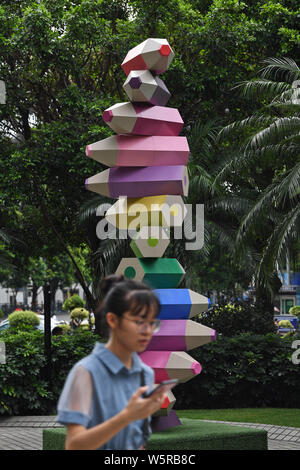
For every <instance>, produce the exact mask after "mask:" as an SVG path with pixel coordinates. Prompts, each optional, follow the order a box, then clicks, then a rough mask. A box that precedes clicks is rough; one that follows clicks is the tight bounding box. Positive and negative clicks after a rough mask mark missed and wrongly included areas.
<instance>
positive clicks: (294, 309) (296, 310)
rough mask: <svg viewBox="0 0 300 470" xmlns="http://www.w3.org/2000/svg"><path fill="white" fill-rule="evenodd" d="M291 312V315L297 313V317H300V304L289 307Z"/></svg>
mask: <svg viewBox="0 0 300 470" xmlns="http://www.w3.org/2000/svg"><path fill="white" fill-rule="evenodd" d="M289 313H290V314H291V315H295V316H296V317H300V305H294V307H291V308H290V309H289Z"/></svg>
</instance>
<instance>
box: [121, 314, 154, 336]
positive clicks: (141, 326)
mask: <svg viewBox="0 0 300 470" xmlns="http://www.w3.org/2000/svg"><path fill="white" fill-rule="evenodd" d="M123 318H124V319H125V320H128V321H131V322H133V323H135V324H136V328H137V330H138V332H139V333H143V332H144V331H147V329H148V327H149V328H150V330H151V331H152V333H156V332H157V331H158V330H159V329H160V324H161V322H160V320H157V319H155V320H153V321H145V320H131V318H127V317H123Z"/></svg>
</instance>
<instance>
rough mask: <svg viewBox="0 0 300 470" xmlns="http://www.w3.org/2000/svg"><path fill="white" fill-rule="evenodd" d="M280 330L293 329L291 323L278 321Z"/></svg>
mask: <svg viewBox="0 0 300 470" xmlns="http://www.w3.org/2000/svg"><path fill="white" fill-rule="evenodd" d="M278 326H279V327H280V328H294V327H293V325H292V323H291V322H290V321H289V320H280V322H279V323H278Z"/></svg>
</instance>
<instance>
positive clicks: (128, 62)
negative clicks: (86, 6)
mask: <svg viewBox="0 0 300 470" xmlns="http://www.w3.org/2000/svg"><path fill="white" fill-rule="evenodd" d="M173 57H174V52H173V51H172V49H171V47H170V45H169V43H168V41H167V40H166V39H156V38H150V39H147V40H146V41H144V42H143V43H141V44H139V45H138V46H136V47H134V48H133V49H131V50H130V51H129V52H128V54H127V55H126V57H125V59H124V61H123V63H122V68H123V70H124V72H125V74H126V75H127V79H126V81H125V83H124V85H123V87H124V90H125V91H126V93H127V95H128V97H129V100H130V102H125V103H117V104H115V105H113V106H111V107H110V108H108V109H106V110H105V111H104V113H103V120H104V121H105V122H106V123H107V124H108V125H109V126H110V127H111V129H113V131H114V132H116V133H117V134H118V135H113V136H111V137H108V138H106V139H103V140H101V141H100V142H94V143H92V144H90V145H88V146H87V147H86V155H87V156H88V157H90V158H92V159H94V160H96V161H98V162H100V163H103V164H105V165H106V166H108V167H109V169H108V170H105V171H102V172H101V173H98V174H96V175H94V176H92V177H90V178H88V179H87V180H86V188H87V189H89V190H90V191H94V192H96V193H99V194H103V195H106V196H108V197H111V198H116V199H117V201H116V203H115V204H114V205H113V206H111V207H110V209H109V210H108V211H107V212H106V215H105V217H106V219H107V221H108V222H110V223H111V224H112V225H114V226H115V227H118V228H119V229H128V231H130V230H134V231H135V233H134V235H133V236H132V241H131V244H130V246H131V248H132V251H133V253H134V254H135V256H136V257H135V258H134V257H133V258H123V259H122V260H121V262H120V264H119V266H118V268H117V270H116V273H118V274H124V276H125V277H126V278H129V279H137V280H140V281H143V282H145V283H147V284H149V285H150V286H151V287H152V288H153V289H155V293H156V295H157V296H158V298H159V300H160V303H161V310H160V314H159V318H160V319H161V327H160V329H159V331H158V332H156V333H155V334H153V336H152V340H151V342H150V343H149V345H148V348H147V350H146V351H144V352H143V353H142V354H141V359H142V360H143V361H144V362H145V363H146V364H148V365H149V366H150V367H152V368H153V370H154V373H155V382H156V383H157V384H158V383H160V382H161V381H163V380H166V379H170V378H177V379H179V382H180V383H183V382H186V381H188V380H190V379H192V378H193V377H195V376H196V375H198V374H200V372H201V369H202V367H201V365H200V364H199V362H197V361H195V360H194V359H193V358H192V357H191V356H190V355H189V354H188V352H187V351H189V350H191V349H194V348H196V347H198V346H201V345H203V344H206V343H209V342H210V341H213V340H214V339H215V336H216V333H215V331H214V330H213V329H211V328H208V327H207V326H203V325H201V324H199V323H197V322H195V321H193V320H192V318H193V317H195V316H196V315H198V314H199V313H201V312H204V311H206V310H207V309H208V308H209V306H210V302H209V299H207V298H206V297H204V296H203V295H201V294H198V293H197V292H194V291H192V290H190V289H185V288H178V286H179V285H180V283H181V281H182V279H183V278H184V275H185V271H184V268H183V267H182V266H181V265H180V263H179V262H178V261H177V260H176V259H174V258H166V257H163V255H164V253H165V250H166V249H167V247H168V245H169V243H170V238H169V237H170V233H169V228H170V227H181V225H182V223H183V221H184V218H185V216H186V213H187V210H186V208H185V205H184V202H183V199H182V196H186V195H187V194H188V172H187V161H188V156H189V146H188V143H187V139H186V138H185V137H182V136H179V133H180V132H181V130H182V126H183V121H182V118H181V116H180V114H179V112H178V110H177V109H174V108H167V107H165V105H166V103H167V101H168V100H169V98H170V92H169V90H168V89H167V87H166V86H165V84H164V83H163V81H162V80H161V79H160V78H159V77H158V75H159V74H161V73H163V72H165V71H166V70H167V68H168V67H169V65H170V63H171V61H172V59H173ZM130 233H131V232H130ZM175 390H176V388H175ZM174 403H175V397H174V395H173V392H169V393H168V395H167V397H166V400H165V402H164V404H163V405H162V407H161V410H160V411H159V412H157V413H156V414H155V417H153V420H152V423H153V429H154V430H155V431H159V430H164V429H167V428H169V427H172V426H176V425H179V424H181V423H180V421H179V419H178V417H177V415H176V413H175V412H174V411H173V410H172V408H173V405H174Z"/></svg>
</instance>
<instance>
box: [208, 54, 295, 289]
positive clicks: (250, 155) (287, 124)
mask: <svg viewBox="0 0 300 470" xmlns="http://www.w3.org/2000/svg"><path fill="white" fill-rule="evenodd" d="M299 79H300V69H299V67H298V65H297V64H296V62H295V61H294V60H292V59H289V58H282V59H276V58H270V59H267V60H265V61H264V67H263V69H262V70H261V78H259V79H256V80H252V81H247V82H243V83H240V84H239V85H238V88H239V89H241V90H242V92H243V94H244V96H245V98H246V99H252V100H253V99H255V100H256V101H258V103H260V109H259V111H258V112H256V113H254V114H253V115H251V116H249V117H247V118H246V119H243V120H241V121H237V122H234V123H232V124H230V125H228V126H226V127H225V128H223V129H222V131H221V132H220V134H219V141H223V142H224V141H225V140H226V139H227V141H228V139H229V141H230V142H231V143H233V145H231V147H230V150H231V152H232V154H231V155H229V157H228V158H227V159H226V160H225V161H224V163H223V165H222V166H221V167H220V168H219V171H218V175H217V178H216V180H215V184H218V185H219V184H221V183H222V182H223V184H224V182H228V181H231V180H232V178H233V179H235V180H236V179H237V177H238V175H241V176H242V177H245V175H246V177H247V175H248V178H249V182H250V185H251V188H252V189H251V191H252V194H253V197H254V201H253V204H252V207H251V208H250V209H249V210H248V211H247V213H246V214H245V216H244V217H243V218H242V220H241V223H240V225H239V229H238V232H237V238H236V240H237V246H238V247H239V249H240V250H245V249H246V247H247V246H249V243H250V244H251V243H252V242H253V240H256V241H258V245H260V255H259V260H258V262H257V266H256V273H255V277H256V286H257V287H258V288H263V289H266V290H267V291H268V292H269V293H270V294H271V295H272V294H273V293H274V290H276V287H274V280H276V271H277V270H276V266H277V265H279V266H284V264H285V260H286V253H287V251H288V250H289V249H290V248H291V247H293V245H294V243H295V241H296V240H297V237H298V233H299V228H300V204H299V201H300V132H299V131H300V115H299V110H300V87H299V85H300V81H299ZM260 174H262V175H263V177H261V176H260ZM275 284H276V285H277V286H278V283H276V282H275Z"/></svg>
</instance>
